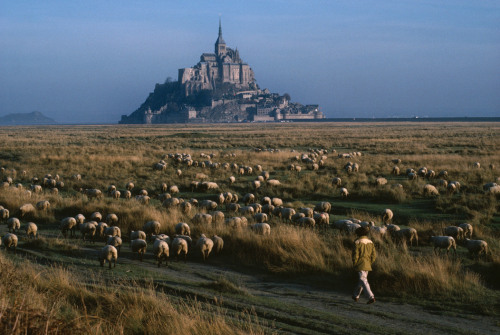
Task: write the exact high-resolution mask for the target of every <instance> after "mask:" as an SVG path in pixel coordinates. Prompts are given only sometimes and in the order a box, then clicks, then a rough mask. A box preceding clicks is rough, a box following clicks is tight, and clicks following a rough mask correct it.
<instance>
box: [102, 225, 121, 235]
mask: <svg viewBox="0 0 500 335" xmlns="http://www.w3.org/2000/svg"><path fill="white" fill-rule="evenodd" d="M104 235H107V236H118V237H122V231H121V229H120V228H119V227H117V226H111V227H107V228H106V229H104Z"/></svg>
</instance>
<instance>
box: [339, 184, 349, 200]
mask: <svg viewBox="0 0 500 335" xmlns="http://www.w3.org/2000/svg"><path fill="white" fill-rule="evenodd" d="M348 195H349V192H348V191H347V188H345V187H342V188H341V189H340V197H341V198H347V196H348Z"/></svg>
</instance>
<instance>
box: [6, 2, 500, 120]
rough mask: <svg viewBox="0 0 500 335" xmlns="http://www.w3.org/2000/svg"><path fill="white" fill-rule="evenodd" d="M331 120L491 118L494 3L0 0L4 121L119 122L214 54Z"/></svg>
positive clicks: (496, 64)
mask: <svg viewBox="0 0 500 335" xmlns="http://www.w3.org/2000/svg"><path fill="white" fill-rule="evenodd" d="M219 14H220V15H221V17H222V30H223V36H224V40H225V41H226V44H227V45H228V46H229V47H231V48H235V47H238V50H239V51H240V56H241V58H242V59H243V60H244V61H245V62H247V63H248V64H250V66H251V67H252V69H253V70H254V72H255V76H256V79H257V82H258V84H259V86H260V87H261V88H268V89H269V90H270V91H271V92H277V93H280V94H284V93H289V94H290V95H291V97H292V101H296V102H301V103H303V104H319V105H320V106H321V108H322V111H323V112H324V113H325V115H326V116H327V117H410V116H414V115H418V116H500V1H488V0H481V1H470V0H464V1H451V0H444V1H439V0H429V1H425V0H419V1H415V0H408V1H405V0H395V1H381V0H373V1H362V0H355V1H335V0H329V1H326V0H325V1H306V0H304V1H298V0H265V1H264V0H262V1H256V0H252V1H236V0H227V1H213V0H211V1H206V0H205V1H178V0H176V1H166V0H158V1H139V0H137V1H102V0H100V1H76V0H75V1H50V0H48V1H38V0H37V1H28V0H26V1H7V0H0V116H2V115H5V114H9V113H24V112H31V111H35V110H37V111H40V112H42V113H44V114H45V115H47V116H50V117H53V118H54V119H56V121H58V122H66V123H67V122H70V123H72V122H92V123H98V122H117V121H118V120H119V119H120V116H121V115H122V114H127V115H128V114H130V113H132V112H133V111H134V110H135V109H137V108H138V107H139V106H140V104H141V103H143V102H144V100H145V99H146V98H147V96H148V94H149V93H150V92H152V91H153V89H154V86H155V84H156V83H163V82H164V81H165V79H166V78H167V77H172V78H174V79H177V73H178V69H179V68H183V67H190V66H193V65H195V64H196V63H197V62H198V61H199V57H200V55H201V54H202V53H203V52H213V49H214V43H215V41H216V39H217V34H218V24H219Z"/></svg>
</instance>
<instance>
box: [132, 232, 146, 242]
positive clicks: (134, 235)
mask: <svg viewBox="0 0 500 335" xmlns="http://www.w3.org/2000/svg"><path fill="white" fill-rule="evenodd" d="M138 238H140V239H141V240H145V239H146V233H145V232H143V231H142V230H132V231H131V232H130V241H132V240H137V239H138Z"/></svg>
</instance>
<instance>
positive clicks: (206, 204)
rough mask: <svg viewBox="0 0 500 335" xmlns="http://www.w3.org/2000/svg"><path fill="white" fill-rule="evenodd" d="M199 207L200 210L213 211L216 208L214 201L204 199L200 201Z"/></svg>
mask: <svg viewBox="0 0 500 335" xmlns="http://www.w3.org/2000/svg"><path fill="white" fill-rule="evenodd" d="M199 207H200V209H202V210H206V211H213V210H216V209H217V203H216V202H215V201H212V200H208V199H206V200H202V201H200V204H199Z"/></svg>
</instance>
